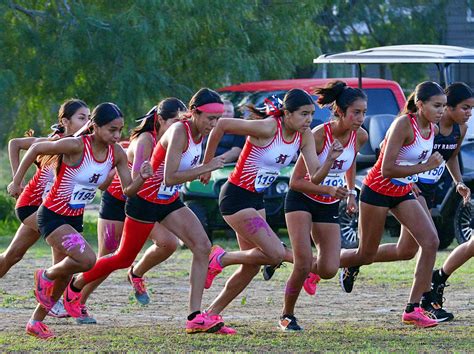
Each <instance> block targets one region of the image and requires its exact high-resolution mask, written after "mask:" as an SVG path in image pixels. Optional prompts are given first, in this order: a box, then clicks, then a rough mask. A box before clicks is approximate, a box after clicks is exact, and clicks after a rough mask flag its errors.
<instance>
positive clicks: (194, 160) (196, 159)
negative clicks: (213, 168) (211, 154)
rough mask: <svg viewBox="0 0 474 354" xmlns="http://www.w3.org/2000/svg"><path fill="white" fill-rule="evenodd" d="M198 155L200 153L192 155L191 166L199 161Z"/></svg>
mask: <svg viewBox="0 0 474 354" xmlns="http://www.w3.org/2000/svg"><path fill="white" fill-rule="evenodd" d="M199 157H200V155H196V156H194V158H193V160H192V161H191V166H196V164H197V163H198V161H199Z"/></svg>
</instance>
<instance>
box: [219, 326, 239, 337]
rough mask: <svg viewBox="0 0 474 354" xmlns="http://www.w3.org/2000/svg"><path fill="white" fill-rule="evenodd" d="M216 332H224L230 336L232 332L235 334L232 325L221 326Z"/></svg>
mask: <svg viewBox="0 0 474 354" xmlns="http://www.w3.org/2000/svg"><path fill="white" fill-rule="evenodd" d="M216 334H224V335H227V336H231V335H233V334H237V331H236V330H235V329H234V328H232V327H227V326H223V327H222V328H221V329H220V330H218V331H217V332H216Z"/></svg>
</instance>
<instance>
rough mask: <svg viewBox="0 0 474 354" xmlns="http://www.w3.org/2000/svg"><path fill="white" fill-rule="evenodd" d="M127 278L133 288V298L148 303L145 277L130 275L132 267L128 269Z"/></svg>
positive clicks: (144, 303)
mask: <svg viewBox="0 0 474 354" xmlns="http://www.w3.org/2000/svg"><path fill="white" fill-rule="evenodd" d="M127 278H128V282H129V283H130V284H131V285H132V286H133V290H135V299H137V301H138V302H139V303H140V304H142V305H148V304H149V303H150V296H149V295H148V292H147V291H146V285H145V278H137V277H134V276H132V267H130V269H129V270H128V276H127Z"/></svg>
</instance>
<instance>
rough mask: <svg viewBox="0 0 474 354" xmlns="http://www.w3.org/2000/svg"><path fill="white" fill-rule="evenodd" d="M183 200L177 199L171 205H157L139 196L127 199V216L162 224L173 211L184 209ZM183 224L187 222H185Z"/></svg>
mask: <svg viewBox="0 0 474 354" xmlns="http://www.w3.org/2000/svg"><path fill="white" fill-rule="evenodd" d="M184 207H185V205H184V204H183V202H182V201H181V199H179V198H178V199H176V200H175V201H174V202H172V203H170V204H156V203H152V202H149V201H147V200H145V199H142V198H140V197H139V196H135V197H131V198H127V202H126V203H125V214H126V215H127V216H130V217H131V218H133V219H135V220H139V221H147V222H151V223H154V222H160V221H162V220H163V219H164V218H166V217H167V216H168V215H169V214H171V213H172V212H173V211H175V210H178V209H181V208H184ZM183 222H185V221H184V220H183Z"/></svg>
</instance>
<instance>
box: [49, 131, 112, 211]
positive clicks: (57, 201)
mask: <svg viewBox="0 0 474 354" xmlns="http://www.w3.org/2000/svg"><path fill="white" fill-rule="evenodd" d="M82 141H83V143H84V151H83V153H82V159H81V161H80V162H79V164H77V165H76V166H68V165H66V164H65V163H64V162H63V163H62V164H61V167H60V170H59V174H58V176H57V177H56V180H55V181H54V184H53V186H52V188H51V191H50V192H49V194H48V196H47V197H46V200H45V202H44V206H45V207H46V208H48V209H49V210H51V211H53V212H55V213H57V214H60V215H66V216H78V215H82V214H83V213H84V207H85V205H86V204H89V203H90V202H91V201H92V200H93V199H94V196H95V192H96V190H97V187H99V186H100V185H101V184H102V183H104V181H105V180H106V178H107V175H108V174H109V172H110V170H111V169H112V168H113V167H114V165H115V158H114V146H113V145H109V146H108V151H107V156H106V158H105V160H104V161H97V160H96V158H95V157H94V155H93V153H92V145H91V142H92V136H91V135H84V136H83V137H82Z"/></svg>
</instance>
